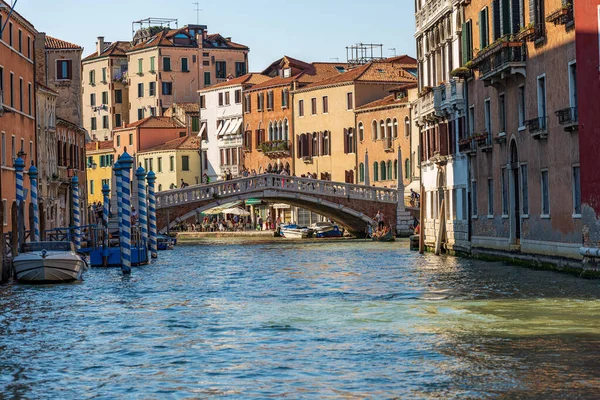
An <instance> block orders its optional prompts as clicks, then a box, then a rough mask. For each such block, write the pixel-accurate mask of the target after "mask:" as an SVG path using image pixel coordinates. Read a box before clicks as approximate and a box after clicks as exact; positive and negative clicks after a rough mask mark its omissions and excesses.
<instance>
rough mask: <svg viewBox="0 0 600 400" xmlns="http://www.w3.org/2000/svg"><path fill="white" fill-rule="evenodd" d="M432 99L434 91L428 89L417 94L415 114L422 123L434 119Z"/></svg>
mask: <svg viewBox="0 0 600 400" xmlns="http://www.w3.org/2000/svg"><path fill="white" fill-rule="evenodd" d="M434 98H435V91H434V90H433V89H432V88H430V87H426V88H424V89H423V90H422V91H421V93H420V94H419V101H418V103H417V110H416V113H415V114H416V115H417V116H418V117H419V119H420V120H421V121H422V122H425V121H426V120H432V119H434V118H435V106H434Z"/></svg>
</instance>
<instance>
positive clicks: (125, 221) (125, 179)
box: [119, 152, 133, 274]
mask: <svg viewBox="0 0 600 400" xmlns="http://www.w3.org/2000/svg"><path fill="white" fill-rule="evenodd" d="M119 164H121V168H122V169H121V174H122V175H121V176H122V178H121V194H122V196H123V201H122V203H123V207H122V208H123V216H122V218H121V225H122V226H123V240H122V242H121V263H122V265H121V270H122V271H123V273H124V274H130V273H131V179H130V177H129V174H130V173H131V167H132V166H133V158H132V157H131V156H130V155H129V154H127V152H125V153H123V154H122V155H121V157H120V158H119Z"/></svg>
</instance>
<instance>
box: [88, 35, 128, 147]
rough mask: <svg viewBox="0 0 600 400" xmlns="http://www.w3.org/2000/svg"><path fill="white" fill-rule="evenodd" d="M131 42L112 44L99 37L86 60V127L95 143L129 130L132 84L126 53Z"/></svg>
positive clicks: (110, 138)
mask: <svg viewBox="0 0 600 400" xmlns="http://www.w3.org/2000/svg"><path fill="white" fill-rule="evenodd" d="M130 48H131V43H129V42H114V43H109V42H105V41H104V37H102V36H100V37H98V41H97V42H96V51H95V52H94V53H92V54H90V55H89V56H87V57H86V58H84V59H83V61H82V63H81V66H82V77H81V82H82V91H81V95H80V98H81V101H82V109H83V111H82V115H83V126H84V127H85V129H86V130H87V131H88V132H89V133H90V135H91V139H92V140H112V131H113V130H115V129H119V128H122V127H124V126H127V125H128V124H129V123H130V122H132V121H130V118H129V113H130V110H129V81H128V68H129V65H128V63H127V55H126V52H127V51H128V50H129V49H130Z"/></svg>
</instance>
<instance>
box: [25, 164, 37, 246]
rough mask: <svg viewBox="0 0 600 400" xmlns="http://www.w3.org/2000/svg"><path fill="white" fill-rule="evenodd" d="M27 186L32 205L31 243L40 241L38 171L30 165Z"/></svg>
mask: <svg viewBox="0 0 600 400" xmlns="http://www.w3.org/2000/svg"><path fill="white" fill-rule="evenodd" d="M28 175H29V184H30V186H31V204H32V205H33V226H30V227H29V229H30V230H31V234H30V235H31V236H30V237H31V239H30V241H32V242H38V241H40V214H39V208H38V170H37V168H36V167H35V166H34V165H32V166H31V167H29V172H28Z"/></svg>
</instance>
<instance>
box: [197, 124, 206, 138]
mask: <svg viewBox="0 0 600 400" xmlns="http://www.w3.org/2000/svg"><path fill="white" fill-rule="evenodd" d="M205 130H206V124H202V128H200V133H198V137H200V136H202V135H203V134H204V131H205Z"/></svg>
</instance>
